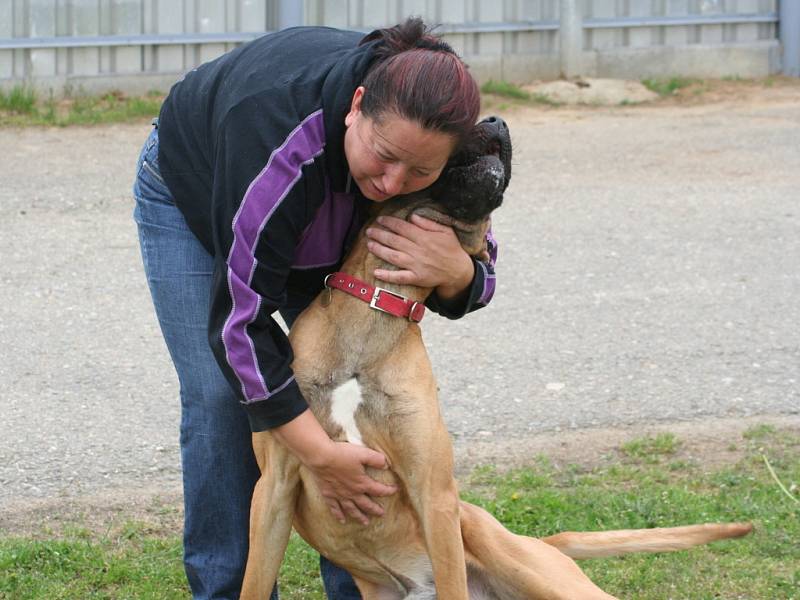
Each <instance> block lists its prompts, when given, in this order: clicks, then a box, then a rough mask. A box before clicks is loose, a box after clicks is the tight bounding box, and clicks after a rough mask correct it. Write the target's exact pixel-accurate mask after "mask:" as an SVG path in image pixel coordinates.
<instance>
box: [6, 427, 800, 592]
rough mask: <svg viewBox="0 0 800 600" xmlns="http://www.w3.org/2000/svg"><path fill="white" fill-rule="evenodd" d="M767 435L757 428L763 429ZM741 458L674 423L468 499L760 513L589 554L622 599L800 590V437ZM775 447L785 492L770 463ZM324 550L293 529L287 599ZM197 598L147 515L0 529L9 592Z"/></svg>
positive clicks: (521, 522)
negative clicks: (676, 430) (746, 529)
mask: <svg viewBox="0 0 800 600" xmlns="http://www.w3.org/2000/svg"><path fill="white" fill-rule="evenodd" d="M756 434H757V435H756ZM736 442H737V445H738V447H739V448H741V449H743V450H744V457H743V458H742V460H741V461H739V462H738V463H737V464H735V465H730V466H727V467H724V468H718V469H714V470H709V469H706V468H704V466H703V463H702V460H701V459H700V460H698V459H697V457H695V459H694V460H691V461H688V460H684V459H683V457H682V456H681V452H682V444H681V441H680V440H679V439H678V438H677V437H676V436H673V435H670V434H661V435H658V436H654V437H647V438H641V439H634V440H631V441H629V442H627V443H625V444H623V445H622V446H621V447H620V449H619V452H618V454H617V455H616V456H611V457H609V458H608V460H607V461H606V462H605V464H604V466H601V467H596V468H592V469H586V468H583V467H581V466H579V465H558V464H554V463H553V462H552V461H551V460H550V459H548V457H546V456H539V457H537V458H536V459H535V460H534V461H533V462H532V464H531V465H529V466H528V467H527V468H524V469H518V470H514V471H510V472H500V471H498V470H497V469H495V468H494V467H492V466H483V467H479V468H476V469H475V471H474V472H473V473H472V475H471V476H470V477H469V478H467V480H466V481H463V482H462V490H463V496H464V498H465V499H467V500H469V501H471V502H474V503H475V504H478V505H480V506H483V507H484V508H486V509H487V510H489V511H490V512H491V513H493V514H494V515H495V516H497V517H498V518H499V519H500V520H501V521H502V522H503V523H504V524H505V525H506V526H507V527H509V528H510V529H512V530H513V531H515V532H517V533H520V534H524V535H532V536H537V537H541V536H546V535H550V534H553V533H557V532H559V531H568V530H573V531H581V530H583V531H590V530H601V529H621V528H640V527H665V526H671V525H682V524H690V523H702V522H723V521H752V522H754V523H755V524H756V532H755V533H754V534H753V535H751V536H749V537H747V538H744V539H740V540H728V541H724V542H717V543H714V544H711V545H709V546H704V547H700V548H695V549H692V550H689V551H684V552H677V553H672V554H660V555H632V556H627V557H622V558H609V559H598V560H585V561H581V566H582V568H584V569H585V570H586V572H587V573H588V575H589V576H590V577H591V578H592V579H593V580H594V581H596V582H597V583H598V585H600V586H601V587H602V588H603V589H606V590H607V591H608V592H610V593H612V594H614V595H616V596H619V597H622V598H637V599H642V600H648V599H652V600H656V599H658V600H661V599H663V598H693V599H694V598H698V599H706V598H707V599H709V600H710V599H712V598H748V599H756V600H757V599H763V600H773V599H777V598H782V599H784V598H800V593H798V591H800V544H798V542H797V541H798V540H799V539H800V505H798V503H797V502H795V501H794V498H800V490H798V484H800V436H798V435H797V434H796V433H793V432H791V431H785V430H780V429H778V428H776V427H773V426H759V427H755V428H752V429H751V430H748V431H747V432H745V434H744V435H743V436H742V437H741V438H739V439H738V440H736ZM762 455H767V456H768V457H769V461H770V464H771V466H772V468H773V469H774V471H775V473H776V476H777V477H779V479H780V480H781V481H782V484H783V487H784V488H785V489H786V490H788V491H789V494H791V495H792V496H793V497H791V498H790V497H787V495H786V493H785V492H784V491H782V490H781V489H780V487H779V486H778V485H777V484H776V482H775V480H774V479H773V478H772V477H771V475H770V474H769V473H768V471H767V469H766V468H765V464H764V461H763V458H762ZM317 560H318V559H317V557H316V555H315V554H314V552H313V551H312V550H311V549H310V548H308V546H306V544H305V543H304V542H303V541H302V540H300V539H299V538H298V537H297V536H293V537H292V539H291V541H290V543H289V547H288V550H287V555H286V559H285V560H284V564H283V567H282V571H281V590H282V594H281V595H282V598H285V599H289V600H301V599H303V600H306V599H318V600H322V599H323V598H324V596H323V593H322V588H321V584H320V581H319V576H318V566H317V565H318V563H317ZM188 597H189V594H188V591H187V586H186V584H185V579H184V575H183V569H182V565H181V547H180V537H179V536H178V535H177V533H176V532H175V531H164V530H161V529H159V528H158V527H156V526H152V525H146V524H142V523H136V522H133V523H124V524H122V525H118V526H113V527H112V526H109V528H108V530H107V531H105V532H102V533H97V532H93V531H91V530H89V529H88V528H86V527H85V526H83V525H82V524H80V523H76V524H75V525H74V526H72V527H70V528H67V529H66V530H63V531H61V532H60V533H59V534H57V535H56V534H54V533H52V532H50V533H48V534H46V535H44V536H38V537H8V536H6V537H0V598H9V599H10V598H14V599H17V598H20V599H27V598H64V599H84V598H120V599H121V598H158V599H160V598H181V599H186V598H188Z"/></svg>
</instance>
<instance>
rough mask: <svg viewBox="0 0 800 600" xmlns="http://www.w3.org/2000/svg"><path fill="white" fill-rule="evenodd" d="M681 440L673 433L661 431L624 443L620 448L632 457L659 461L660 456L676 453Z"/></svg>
mask: <svg viewBox="0 0 800 600" xmlns="http://www.w3.org/2000/svg"><path fill="white" fill-rule="evenodd" d="M679 446H680V441H678V439H677V438H676V437H675V436H674V435H673V434H671V433H659V434H658V435H657V436H655V437H643V438H638V439H635V440H631V441H630V442H626V443H625V444H622V446H621V447H620V450H622V453H623V454H625V455H626V456H628V457H630V458H639V459H644V460H646V461H648V462H658V458H659V457H660V456H668V455H672V454H675V452H676V451H677V450H678V447H679Z"/></svg>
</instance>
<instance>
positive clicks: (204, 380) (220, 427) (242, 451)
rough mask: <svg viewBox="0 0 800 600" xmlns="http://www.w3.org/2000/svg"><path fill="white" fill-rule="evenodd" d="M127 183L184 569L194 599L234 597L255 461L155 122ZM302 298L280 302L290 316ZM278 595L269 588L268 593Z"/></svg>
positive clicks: (338, 573) (327, 579) (324, 564)
mask: <svg viewBox="0 0 800 600" xmlns="http://www.w3.org/2000/svg"><path fill="white" fill-rule="evenodd" d="M133 193H134V196H135V199H136V207H135V209H134V219H135V220H136V223H137V225H138V229H139V243H140V246H141V251H142V260H143V262H144V271H145V275H146V276H147V283H148V285H149V287H150V294H151V296H152V298H153V304H154V305H155V310H156V316H157V317H158V322H159V325H160V326H161V332H162V334H163V336H164V340H165V341H166V344H167V348H168V350H169V353H170V356H171V357H172V362H173V363H174V365H175V370H176V371H177V373H178V381H179V383H180V398H181V424H180V446H181V463H182V467H183V495H184V511H185V516H184V535H183V547H184V567H185V569H186V576H187V578H188V580H189V586H190V587H191V590H192V596H193V598H195V599H198V600H199V599H203V600H205V599H208V600H211V599H223V598H224V599H236V598H238V597H239V591H240V588H241V585H242V577H243V576H244V567H245V564H246V562H247V551H248V530H249V524H250V500H251V497H252V494H253V488H254V486H255V483H256V481H257V480H258V477H259V470H258V465H257V464H256V460H255V457H254V455H253V450H252V446H251V434H250V426H249V423H248V420H247V416H246V414H245V411H244V409H243V408H242V406H241V405H240V404H239V401H238V398H237V396H236V395H235V393H234V391H233V389H232V388H231V387H230V385H229V384H228V381H227V380H226V379H225V377H224V375H223V374H222V371H221V370H220V368H219V366H218V365H217V362H216V360H215V358H214V356H213V354H212V352H211V348H210V346H209V344H208V311H209V303H210V291H211V280H212V272H213V268H214V261H213V258H212V257H211V256H210V255H209V254H208V252H206V250H205V249H204V248H203V246H202V245H201V244H200V242H199V240H198V239H197V238H196V237H195V236H194V234H192V232H191V231H190V230H189V228H188V227H187V225H186V222H185V220H184V218H183V215H182V214H181V212H180V211H179V210H178V209H177V208H176V207H175V204H174V201H173V199H172V196H171V194H170V191H169V189H168V188H167V186H166V185H165V184H164V181H163V179H162V178H161V175H160V173H159V169H158V129H157V128H154V129H153V131H152V132H151V134H150V136H149V137H148V138H147V141H146V142H145V145H144V147H143V149H142V152H141V155H140V156H139V161H138V164H137V165H136V181H135V183H134V186H133ZM305 300H306V299H302V301H301V300H300V299H295V304H294V305H292V306H288V307H287V308H286V309H285V310H282V311H281V314H282V315H283V317H284V320H285V321H286V323H287V324H289V325H291V323H292V322H294V319H295V318H296V317H297V316H298V315H299V314H300V312H302V310H303V308H305V305H304V304H303V303H302V302H305ZM320 570H321V572H322V579H323V583H324V584H325V591H326V593H327V595H328V598H331V599H336V600H353V599H359V598H361V596H360V594H359V593H358V589H357V588H356V586H355V583H354V582H353V579H352V577H350V575H349V574H348V573H347V572H346V571H344V570H342V569H340V568H339V567H337V566H336V565H334V564H333V563H331V562H329V561H328V560H326V559H325V558H323V557H320ZM277 597H278V596H277V589H276V590H273V592H272V596H271V598H272V600H277Z"/></svg>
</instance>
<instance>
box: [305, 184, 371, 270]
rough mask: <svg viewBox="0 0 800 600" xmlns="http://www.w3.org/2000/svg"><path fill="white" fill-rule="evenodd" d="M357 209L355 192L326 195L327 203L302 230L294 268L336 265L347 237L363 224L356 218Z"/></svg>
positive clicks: (329, 193)
mask: <svg viewBox="0 0 800 600" xmlns="http://www.w3.org/2000/svg"><path fill="white" fill-rule="evenodd" d="M354 211H355V196H354V194H345V193H342V192H333V193H331V192H328V193H327V194H325V202H324V203H323V204H322V206H320V207H319V209H318V210H317V213H316V214H315V215H314V220H313V221H311V223H310V224H309V225H308V227H306V229H305V231H303V235H302V236H301V238H300V243H299V244H298V245H297V252H296V253H295V255H294V262H293V263H292V268H293V269H314V268H317V267H327V266H329V265H333V264H337V263H338V262H339V261H340V260H341V258H342V249H343V248H344V246H345V242H346V240H347V238H348V237H349V236H350V235H351V234H353V233H354V231H353V229H354V227H358V226H360V223H356V222H355V221H354V220H353V212H354Z"/></svg>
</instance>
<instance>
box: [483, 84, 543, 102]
mask: <svg viewBox="0 0 800 600" xmlns="http://www.w3.org/2000/svg"><path fill="white" fill-rule="evenodd" d="M481 91H482V92H483V93H484V94H494V95H496V96H504V97H506V98H514V99H516V100H528V99H530V96H531V95H530V94H529V93H528V92H526V91H525V90H523V89H522V88H520V87H519V86H516V85H514V84H513V83H508V82H506V81H494V80H493V79H490V80H489V81H487V82H486V83H484V84H483V86H481Z"/></svg>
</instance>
